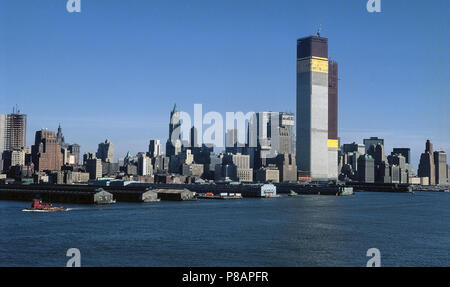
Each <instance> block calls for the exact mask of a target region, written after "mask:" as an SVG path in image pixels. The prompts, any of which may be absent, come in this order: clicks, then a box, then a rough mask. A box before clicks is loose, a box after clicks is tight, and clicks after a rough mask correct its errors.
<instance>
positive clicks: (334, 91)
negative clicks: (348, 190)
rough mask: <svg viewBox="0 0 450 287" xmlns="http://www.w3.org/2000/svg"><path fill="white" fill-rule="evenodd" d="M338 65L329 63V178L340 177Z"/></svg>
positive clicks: (332, 62) (333, 62)
mask: <svg viewBox="0 0 450 287" xmlns="http://www.w3.org/2000/svg"><path fill="white" fill-rule="evenodd" d="M338 149H339V139H338V63H337V62H335V61H331V60H330V61H328V178H329V179H337V177H338Z"/></svg>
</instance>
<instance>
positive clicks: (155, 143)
mask: <svg viewBox="0 0 450 287" xmlns="http://www.w3.org/2000/svg"><path fill="white" fill-rule="evenodd" d="M148 155H149V156H150V157H151V158H155V157H157V156H159V155H161V142H160V141H159V140H150V144H149V145H148Z"/></svg>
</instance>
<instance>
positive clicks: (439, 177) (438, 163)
mask: <svg viewBox="0 0 450 287" xmlns="http://www.w3.org/2000/svg"><path fill="white" fill-rule="evenodd" d="M433 158H434V169H435V179H436V184H440V185H444V184H447V154H446V153H445V152H444V151H435V152H434V153H433Z"/></svg>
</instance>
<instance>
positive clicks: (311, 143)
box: [296, 36, 338, 180]
mask: <svg viewBox="0 0 450 287" xmlns="http://www.w3.org/2000/svg"><path fill="white" fill-rule="evenodd" d="M328 65H329V62H328V39H327V38H323V37H320V36H310V37H306V38H301V39H298V40H297V133H296V135H297V139H296V153H297V156H296V160H297V168H298V169H299V170H300V172H301V173H302V174H303V175H305V176H310V177H311V178H312V179H314V180H328V179H329V178H337V148H338V144H337V142H335V141H329V134H328V128H329V124H328V99H329V91H328V87H329V85H328V77H329V75H328ZM329 146H330V153H329ZM334 149H336V152H334ZM334 153H335V154H334ZM334 155H335V156H334ZM334 169H335V170H336V171H334Z"/></svg>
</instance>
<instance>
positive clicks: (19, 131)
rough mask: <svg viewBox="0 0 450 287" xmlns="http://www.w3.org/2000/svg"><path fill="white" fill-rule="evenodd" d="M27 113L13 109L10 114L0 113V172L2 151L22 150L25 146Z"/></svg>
mask: <svg viewBox="0 0 450 287" xmlns="http://www.w3.org/2000/svg"><path fill="white" fill-rule="evenodd" d="M26 131H27V115H25V114H21V113H20V110H16V109H13V113H12V114H0V172H1V171H2V170H3V160H2V154H3V152H4V151H12V150H22V149H24V148H25V146H26Z"/></svg>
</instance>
